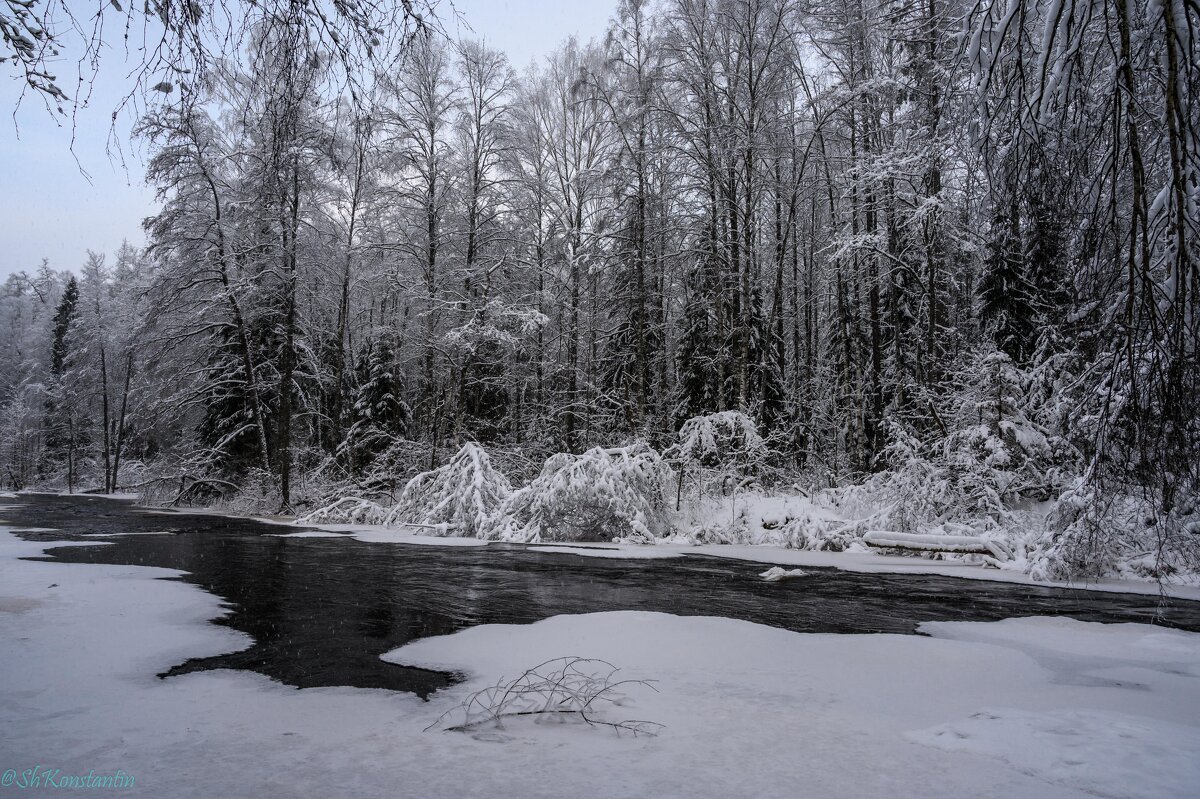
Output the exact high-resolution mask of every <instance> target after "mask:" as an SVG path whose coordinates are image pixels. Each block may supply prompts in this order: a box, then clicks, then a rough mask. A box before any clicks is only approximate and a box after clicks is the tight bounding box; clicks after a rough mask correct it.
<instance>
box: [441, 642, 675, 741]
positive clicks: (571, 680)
mask: <svg viewBox="0 0 1200 799" xmlns="http://www.w3.org/2000/svg"><path fill="white" fill-rule="evenodd" d="M617 671H619V669H617V667H616V666H614V665H612V664H611V663H609V662H607V661H605V660H597V659H595V658H582V657H561V658H555V659H553V660H547V661H546V662H545V663H541V664H539V665H537V666H534V667H533V668H532V669H528V670H527V671H525V672H524V673H523V674H521V676H520V677H517V678H516V679H515V680H511V681H509V682H504V681H503V680H501V681H500V682H498V683H496V685H493V686H491V687H489V688H484V689H483V690H482V691H476V692H475V693H473V694H471V695H470V696H469V697H467V698H466V700H465V701H464V702H463V703H462V705H460V706H459V707H456V708H454V709H452V710H449V711H447V712H445V713H443V714H442V716H441V717H440V718H438V720H437V721H435V722H434V723H433V724H430V725H429V726H428V727H426V728H425V730H426V731H428V730H432V729H435V728H438V727H440V728H441V729H442V730H443V731H445V732H468V731H472V730H476V729H479V728H481V727H489V726H490V727H492V728H494V729H503V728H504V723H503V722H504V720H505V719H512V718H516V717H520V716H532V717H533V719H534V721H535V722H540V721H549V720H555V721H572V720H574V721H582V722H584V723H586V724H588V725H589V726H593V727H610V728H612V729H613V730H614V731H616V733H617V734H618V735H620V734H621V733H622V732H628V733H631V734H633V735H634V736H635V737H636V736H638V735H651V736H653V735H656V734H657V731H658V730H659V729H661V728H662V726H663V725H662V724H658V723H656V722H653V721H640V720H636V719H625V720H622V721H608V720H606V719H603V718H601V717H600V715H599V714H600V712H601V711H602V710H603V708H604V706H605V705H612V706H618V705H621V704H623V702H624V700H625V696H624V695H623V694H621V693H619V692H618V691H617V689H618V688H622V687H628V686H644V687H646V688H649V689H651V690H657V689H656V688H655V687H654V686H653V685H652V684H651V681H649V680H614V679H613V677H614V675H616V673H617ZM460 713H461V714H462V720H461V721H460V722H458V723H455V724H448V723H447V722H448V721H449V720H450V718H451V717H453V716H457V715H458V714H460Z"/></svg>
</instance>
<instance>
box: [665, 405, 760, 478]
mask: <svg viewBox="0 0 1200 799" xmlns="http://www.w3.org/2000/svg"><path fill="white" fill-rule="evenodd" d="M672 454H674V455H676V456H677V457H679V458H680V459H681V460H684V461H686V462H688V463H693V464H696V465H697V466H702V467H705V468H708V469H725V468H733V469H739V468H743V469H744V468H747V467H750V466H753V465H755V464H757V463H759V462H760V461H762V460H763V458H765V457H766V455H767V447H766V444H765V443H764V442H763V439H762V436H760V435H759V434H758V427H757V426H755V424H754V420H753V419H751V418H750V417H749V416H747V415H746V414H744V413H741V412H740V411H721V412H720V413H711V414H708V415H707V416H695V417H693V418H691V419H688V420H687V421H686V422H684V423H683V426H682V427H680V428H679V443H678V444H677V445H676V446H675V447H674V448H672Z"/></svg>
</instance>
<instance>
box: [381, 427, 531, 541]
mask: <svg viewBox="0 0 1200 799" xmlns="http://www.w3.org/2000/svg"><path fill="white" fill-rule="evenodd" d="M511 494H512V486H511V485H510V484H509V482H508V478H506V477H505V476H504V475H502V474H501V473H500V472H498V471H496V470H495V469H494V468H492V463H491V459H490V458H488V454H487V453H486V452H485V451H484V450H483V448H482V447H480V446H479V445H478V444H474V443H467V444H464V445H463V447H462V449H460V450H459V451H458V454H456V455H455V456H454V457H453V458H451V459H450V461H449V462H448V463H446V465H445V466H442V467H440V468H437V469H434V470H433V471H430V472H423V473H421V474H418V475H417V476H416V477H414V478H413V479H412V480H409V481H408V485H406V486H404V490H403V491H402V492H401V493H400V498H399V500H398V501H397V502H396V505H395V507H393V508H392V509H391V511H390V512H389V513H388V515H387V516H386V517H385V518H384V519H383V524H385V525H396V524H413V525H421V526H428V527H430V528H431V529H430V532H432V533H434V534H440V535H457V536H478V535H479V534H480V532H481V531H482V530H483V529H484V527H485V526H486V524H487V522H488V519H489V518H490V517H491V516H492V515H493V514H494V513H495V512H496V511H497V510H498V509H499V508H500V507H501V506H502V505H503V504H504V503H505V501H506V500H507V499H508V498H509V496H510V495H511Z"/></svg>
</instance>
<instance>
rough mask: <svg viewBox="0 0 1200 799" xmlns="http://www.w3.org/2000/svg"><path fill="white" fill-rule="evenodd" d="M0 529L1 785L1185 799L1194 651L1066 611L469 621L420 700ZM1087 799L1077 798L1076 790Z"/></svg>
mask: <svg viewBox="0 0 1200 799" xmlns="http://www.w3.org/2000/svg"><path fill="white" fill-rule="evenodd" d="M47 546H53V545H46V544H38V543H30V542H24V541H20V540H19V539H17V538H15V537H14V536H12V535H10V534H8V533H4V532H0V636H3V640H4V641H5V646H3V647H0V677H2V678H0V770H4V769H9V768H12V769H15V770H16V771H17V772H18V773H19V772H21V771H22V770H23V769H25V768H32V767H33V766H34V765H38V764H41V765H42V766H43V767H44V768H45V767H51V768H59V769H62V770H63V773H65V774H69V773H85V774H86V773H87V771H88V770H89V769H95V770H96V772H97V773H101V772H109V773H111V772H115V771H116V770H117V769H123V770H124V771H125V772H126V773H128V774H133V775H134V776H135V778H136V784H135V786H134V787H133V788H132V789H128V790H123V791H121V793H122V795H128V796H167V795H169V796H172V797H185V798H186V797H213V796H229V797H267V796H289V797H292V796H298V797H307V796H312V797H328V796H356V797H388V799H392V797H423V798H424V797H471V796H478V797H508V796H514V797H516V796H520V797H561V796H581V797H644V796H662V797H677V796H678V797H684V796H687V797H722V799H725V798H727V797H749V796H764V795H786V796H821V797H861V796H871V795H880V796H922V797H931V798H933V799H936V798H937V797H955V798H956V799H957V797H962V796H972V797H989V796H991V797H1011V796H1021V797H1083V796H1088V795H1097V794H1099V795H1104V796H1110V797H1147V798H1148V799H1149V798H1157V797H1162V798H1163V799H1166V797H1178V796H1182V795H1186V792H1187V789H1188V787H1189V786H1192V787H1194V786H1195V785H1196V784H1200V749H1198V746H1200V745H1198V743H1197V741H1198V740H1200V739H1198V736H1200V727H1198V725H1200V719H1197V718H1196V715H1195V709H1196V707H1198V706H1200V635H1195V634H1189V633H1179V632H1174V631H1169V630H1163V629H1159V628H1154V627H1148V626H1142V625H1098V624H1085V623H1081V622H1075V621H1070V620H1063V619H1023V620H1011V621H1007V622H1002V623H999V624H971V623H941V624H936V625H926V626H925V628H924V629H925V631H926V632H929V633H931V634H932V635H933V636H935V637H917V636H891V635H869V636H867V635H864V636H837V635H803V634H797V633H792V632H788V631H784V630H778V629H774V628H769V627H764V626H760V625H755V624H750V623H747V622H741V621H734V620H729V619H722V618H703V617H699V618H698V617H676V616H670V615H665V614H657V613H641V612H624V613H601V614H589V615H582V616H558V617H554V618H551V619H547V620H545V621H542V622H539V623H536V624H532V625H492V626H484V627H476V628H473V629H469V630H465V631H462V632H459V633H456V634H454V635H450V636H444V637H438V638H429V639H424V640H420V641H416V642H413V643H411V644H409V645H407V646H404V647H401V648H400V649H398V650H395V651H393V652H391V653H389V654H388V655H387V656H386V659H388V660H391V661H395V662H401V663H405V664H410V665H432V666H439V667H447V668H452V669H454V670H456V671H460V672H463V673H465V674H467V675H469V680H468V682H467V683H465V684H463V685H459V686H455V687H453V688H451V689H448V690H446V691H443V692H440V693H438V694H436V695H435V696H434V697H433V699H432V700H431V701H430V702H428V703H424V702H421V701H419V700H417V699H415V698H414V697H412V696H410V695H407V694H395V693H391V692H386V691H368V690H358V689H348V688H328V689H308V690H303V691H298V690H295V689H292V688H289V687H286V686H282V685H280V684H278V683H274V682H272V681H270V680H268V679H267V678H265V677H262V676H259V675H255V674H251V673H245V672H233V671H216V672H205V673H195V674H188V675H184V676H180V677H174V678H171V679H168V680H159V679H157V678H156V677H155V676H154V675H155V674H156V673H157V672H159V671H162V670H164V669H166V668H168V667H170V666H172V665H174V664H176V663H178V662H180V661H181V660H183V659H185V658H187V657H193V656H199V655H211V654H216V653H219V652H224V651H231V650H235V649H238V648H240V647H243V646H245V645H246V643H247V639H246V638H245V636H243V635H241V634H239V633H236V632H234V631H231V630H228V629H225V628H222V627H218V626H215V625H212V624H208V623H206V620H208V619H211V618H214V617H217V616H219V615H221V614H222V612H223V608H222V605H221V602H220V601H219V600H218V599H217V598H216V597H213V596H211V595H209V594H206V593H204V592H203V591H201V590H200V589H199V588H196V587H195V586H192V585H188V584H186V583H182V582H177V581H167V580H162V579H157V578H161V577H168V576H172V575H174V574H176V572H173V571H172V570H168V569H157V568H138V567H126V566H104V565H83V564H60V563H44V562H30V561H21V560H18V559H17V558H19V557H28V556H35V555H37V554H39V553H40V552H41V551H42V550H43V549H44V548H45V547H47ZM569 654H576V655H583V656H589V657H599V658H604V659H606V660H609V661H611V662H612V663H614V664H616V665H618V666H620V667H622V671H621V672H620V676H622V677H628V678H641V679H653V680H656V681H657V682H656V683H655V685H656V687H657V689H658V693H653V692H651V691H645V690H642V691H632V690H631V691H630V694H631V695H632V696H633V697H634V700H635V701H634V702H633V703H632V704H631V705H629V706H627V707H624V708H621V712H628V713H629V714H630V716H631V717H637V718H644V719H648V720H652V721H657V722H660V723H662V724H665V725H667V726H666V728H665V729H664V730H663V731H662V732H661V733H660V734H659V735H658V737H653V738H642V737H639V738H629V737H621V738H618V737H615V736H614V735H613V734H612V733H611V732H609V731H607V730H601V729H589V728H586V727H583V726H579V725H574V724H554V725H537V724H533V723H531V722H529V721H528V720H525V721H521V722H516V723H512V724H510V725H508V727H507V728H506V729H505V730H502V731H498V733H493V734H484V735H480V736H478V737H475V738H473V737H471V736H469V735H466V734H462V733H443V732H423V731H422V730H423V729H424V728H425V727H426V726H427V725H428V724H430V723H431V722H432V721H434V720H435V719H436V718H437V717H438V716H439V715H441V714H442V713H443V712H445V711H446V710H448V709H450V708H452V707H454V706H455V705H456V704H458V703H459V702H461V701H462V700H463V699H464V698H465V697H466V696H467V695H468V694H469V693H470V692H471V691H473V690H477V689H479V688H481V687H483V686H485V685H488V684H494V683H495V682H496V681H497V680H499V679H500V678H501V677H510V678H511V677H514V676H516V675H517V674H519V673H520V672H521V671H522V670H524V669H525V668H528V667H530V666H533V665H536V664H537V663H539V662H541V661H543V660H546V659H549V658H553V657H559V656H563V655H569ZM1089 792H1093V793H1089Z"/></svg>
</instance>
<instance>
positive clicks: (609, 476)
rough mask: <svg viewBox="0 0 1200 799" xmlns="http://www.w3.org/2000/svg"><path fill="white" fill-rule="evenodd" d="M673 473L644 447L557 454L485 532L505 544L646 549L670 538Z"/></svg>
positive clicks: (497, 515)
mask: <svg viewBox="0 0 1200 799" xmlns="http://www.w3.org/2000/svg"><path fill="white" fill-rule="evenodd" d="M672 478H673V473H672V471H671V467H670V466H668V465H667V464H666V462H665V461H664V460H663V459H662V457H661V456H660V455H659V454H658V452H656V451H655V450H654V449H652V448H651V447H650V446H648V445H646V444H644V443H641V442H639V443H636V444H633V445H630V446H627V447H611V448H604V447H594V448H592V449H589V450H588V451H587V452H584V453H583V454H582V455H570V454H567V453H560V454H558V455H554V456H553V457H551V458H550V459H549V460H548V461H546V465H545V466H544V467H543V468H542V473H541V474H540V475H539V476H538V477H537V478H536V479H535V480H534V481H533V482H532V483H530V484H529V485H527V486H525V487H524V488H521V489H519V490H517V491H515V492H513V494H512V496H510V497H509V498H508V500H507V501H506V502H505V503H504V504H503V505H502V506H501V507H500V508H499V509H498V512H497V513H496V514H495V515H494V516H493V517H492V518H491V519H490V520H489V522H488V524H487V525H486V526H485V527H484V532H483V535H484V537H486V538H490V539H499V540H504V541H525V542H536V541H608V540H612V539H614V538H625V539H631V540H635V541H640V542H646V543H648V542H650V541H652V540H653V539H655V538H659V537H661V536H663V535H666V534H667V533H669V532H670V530H671V528H672V520H671V512H670V502H669V499H668V497H669V494H670V486H671V482H672Z"/></svg>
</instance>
